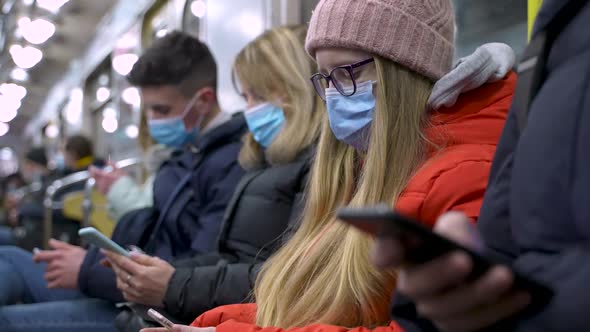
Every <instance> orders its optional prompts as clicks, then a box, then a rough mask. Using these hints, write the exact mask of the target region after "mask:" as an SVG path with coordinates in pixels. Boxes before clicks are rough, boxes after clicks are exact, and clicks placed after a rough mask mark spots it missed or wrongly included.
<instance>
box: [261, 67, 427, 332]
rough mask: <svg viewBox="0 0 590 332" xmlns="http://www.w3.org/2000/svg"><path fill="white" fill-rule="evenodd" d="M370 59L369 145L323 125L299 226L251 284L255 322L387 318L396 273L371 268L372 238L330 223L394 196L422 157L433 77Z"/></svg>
mask: <svg viewBox="0 0 590 332" xmlns="http://www.w3.org/2000/svg"><path fill="white" fill-rule="evenodd" d="M375 60H376V61H375V64H376V69H377V78H378V83H377V91H376V98H377V106H376V110H375V117H374V120H373V124H372V133H373V135H371V138H370V145H369V149H368V151H367V153H366V155H364V156H361V155H359V153H358V152H356V151H355V150H354V149H353V148H352V147H349V146H347V145H345V144H343V143H341V142H339V141H338V140H336V138H335V137H334V135H333V134H332V132H331V130H330V127H329V124H328V123H324V125H323V128H322V134H321V138H320V143H319V147H318V154H317V156H316V160H315V163H314V166H313V171H312V172H313V173H312V176H311V183H310V186H309V188H308V189H309V192H308V199H307V203H306V208H305V212H304V215H303V220H302V224H301V226H300V228H299V230H298V231H297V232H296V233H295V235H294V236H293V238H292V239H291V240H290V241H289V242H288V243H287V244H286V245H285V246H284V247H283V248H281V249H280V250H279V251H278V252H277V253H276V254H275V255H274V256H273V257H271V259H270V260H268V261H267V263H266V264H265V265H264V267H263V269H262V271H261V274H260V275H259V277H258V280H257V283H256V288H255V297H256V302H257V304H258V312H257V324H258V325H259V326H277V327H282V328H290V327H295V326H304V325H309V324H315V323H323V324H333V325H339V326H344V327H349V328H352V327H356V326H365V327H374V326H378V325H383V324H386V323H387V322H388V321H389V310H388V309H389V301H390V298H391V294H392V292H393V290H394V288H395V280H396V275H395V272H394V271H380V270H378V269H376V268H375V267H373V265H372V264H371V263H370V261H369V248H370V245H371V239H370V238H369V237H368V236H366V235H364V234H362V233H360V232H358V231H356V230H355V229H353V228H351V227H348V226H346V225H344V224H342V223H337V222H335V216H334V212H335V210H336V209H337V208H338V207H341V206H344V205H351V206H363V205H373V204H376V203H379V202H388V203H391V202H395V201H396V200H397V198H398V196H399V195H400V193H401V192H402V191H403V189H404V188H405V186H406V185H407V183H408V181H409V179H410V177H411V176H412V175H413V173H414V172H415V170H416V169H417V167H418V166H419V165H420V163H421V162H422V161H423V159H424V154H425V148H426V144H427V143H426V139H425V137H424V135H423V131H424V128H425V126H426V125H427V124H426V122H427V121H426V108H427V100H428V96H429V95H430V92H431V90H432V83H431V82H430V81H429V80H428V79H426V78H424V77H422V76H421V75H419V74H416V73H414V72H412V71H410V70H408V69H406V68H404V67H402V66H400V65H398V64H395V63H393V62H391V61H389V60H385V59H383V58H380V57H376V58H375Z"/></svg>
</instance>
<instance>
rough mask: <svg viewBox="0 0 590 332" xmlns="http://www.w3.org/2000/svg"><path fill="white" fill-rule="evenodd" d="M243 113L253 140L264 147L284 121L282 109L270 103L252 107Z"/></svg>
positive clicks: (269, 142) (270, 141)
mask: <svg viewBox="0 0 590 332" xmlns="http://www.w3.org/2000/svg"><path fill="white" fill-rule="evenodd" d="M244 115H245V117H246V123H247V124H248V129H250V132H251V133H252V135H253V136H254V140H256V142H258V144H260V145H261V146H262V147H264V148H268V147H269V146H270V145H271V144H272V142H273V141H274V139H275V138H276V137H277V135H278V134H279V133H280V132H281V129H283V125H284V123H285V113H284V112H283V110H282V109H281V108H280V107H278V106H276V105H273V104H271V103H264V104H261V105H258V106H255V107H252V108H250V109H248V110H247V111H246V112H245V113H244Z"/></svg>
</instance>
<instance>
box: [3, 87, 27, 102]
mask: <svg viewBox="0 0 590 332" xmlns="http://www.w3.org/2000/svg"><path fill="white" fill-rule="evenodd" d="M0 93H1V94H3V95H4V96H6V97H9V98H12V99H16V100H19V101H20V100H22V99H23V98H25V97H26V96H27V89H26V88H25V87H23V86H20V85H18V84H14V83H4V84H2V85H0Z"/></svg>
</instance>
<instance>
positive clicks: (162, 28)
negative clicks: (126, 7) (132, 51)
mask: <svg viewBox="0 0 590 332" xmlns="http://www.w3.org/2000/svg"><path fill="white" fill-rule="evenodd" d="M177 3H178V1H166V0H158V1H156V3H155V4H154V5H153V6H152V8H150V10H148V12H147V13H146V14H145V16H144V19H143V26H142V28H141V30H142V32H141V35H142V41H141V43H142V46H143V47H144V48H145V47H148V46H149V45H151V44H152V41H153V40H154V39H155V38H159V37H162V36H164V35H166V34H167V33H168V32H170V31H172V30H176V29H177V28H178V25H179V24H178V22H179V14H178V10H177Z"/></svg>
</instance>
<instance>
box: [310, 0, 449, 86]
mask: <svg viewBox="0 0 590 332" xmlns="http://www.w3.org/2000/svg"><path fill="white" fill-rule="evenodd" d="M454 29H455V16H454V13H453V6H452V4H451V0H322V1H320V3H319V4H318V6H317V7H316V9H315V10H314V12H313V16H312V18H311V22H310V26H309V32H308V34H307V41H306V43H305V44H306V45H305V47H306V49H307V52H308V53H309V54H310V55H311V56H312V57H315V52H316V51H317V49H318V48H327V47H340V48H350V49H357V50H362V51H365V52H368V53H372V54H377V55H380V56H382V57H384V58H387V59H390V60H392V61H394V62H396V63H399V64H401V65H403V66H404V67H407V68H409V69H411V70H414V71H415V72H418V73H420V74H422V75H424V76H426V77H428V78H430V79H432V80H434V81H436V80H438V79H440V78H441V77H442V76H444V75H445V74H446V73H448V72H449V71H450V70H451V66H452V61H453V52H454V44H453V43H454Z"/></svg>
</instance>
